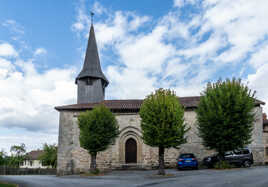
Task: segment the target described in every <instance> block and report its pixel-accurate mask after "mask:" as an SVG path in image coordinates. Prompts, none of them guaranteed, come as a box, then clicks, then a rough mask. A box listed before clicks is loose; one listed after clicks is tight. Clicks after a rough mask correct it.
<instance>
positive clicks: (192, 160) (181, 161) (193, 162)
mask: <svg viewBox="0 0 268 187" xmlns="http://www.w3.org/2000/svg"><path fill="white" fill-rule="evenodd" d="M185 168H192V169H198V161H197V159H196V157H195V155H194V154H193V153H184V154H181V155H180V156H179V157H178V159H177V169H179V170H180V169H185Z"/></svg>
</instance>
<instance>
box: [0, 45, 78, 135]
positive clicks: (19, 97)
mask: <svg viewBox="0 0 268 187" xmlns="http://www.w3.org/2000/svg"><path fill="white" fill-rule="evenodd" d="M8 45H9V44H8ZM74 73H75V69H72V68H69V69H48V70H45V71H43V72H42V73H40V72H38V71H37V69H36V67H35V65H34V64H33V63H32V62H31V61H23V60H22V59H20V58H19V57H18V58H17V59H16V60H7V59H3V58H0V102H1V103H2V105H1V107H0V112H1V116H0V127H8V128H12V127H19V128H24V129H27V130H30V131H43V132H44V131H50V132H57V129H58V128H57V126H58V112H57V111H55V110H54V107H55V106H56V105H63V104H67V103H73V102H74V101H75V93H76V91H75V90H76V89H75V88H76V86H75V84H74ZM66 93H68V94H66Z"/></svg>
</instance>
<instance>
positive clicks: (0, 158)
mask: <svg viewBox="0 0 268 187" xmlns="http://www.w3.org/2000/svg"><path fill="white" fill-rule="evenodd" d="M6 157H7V155H6V153H5V151H4V150H2V151H0V166H3V165H6V164H7V163H6Z"/></svg>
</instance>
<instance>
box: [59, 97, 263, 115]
mask: <svg viewBox="0 0 268 187" xmlns="http://www.w3.org/2000/svg"><path fill="white" fill-rule="evenodd" d="M178 99H179V101H180V103H181V104H182V105H183V106H184V107H185V108H186V109H193V108H197V106H198V104H199V102H200V96H191V97H179V98H178ZM142 102H143V100H142V99H128V100H104V101H102V102H100V103H85V104H73V105H65V106H57V107H55V109H56V110H58V111H62V110H90V109H92V108H94V107H96V106H97V105H100V104H103V105H104V106H106V107H107V108H109V109H111V110H112V111H114V112H116V111H127V112H137V111H139V109H140V107H141V105H142ZM264 104H265V103H264V102H262V101H260V100H257V99H256V105H264Z"/></svg>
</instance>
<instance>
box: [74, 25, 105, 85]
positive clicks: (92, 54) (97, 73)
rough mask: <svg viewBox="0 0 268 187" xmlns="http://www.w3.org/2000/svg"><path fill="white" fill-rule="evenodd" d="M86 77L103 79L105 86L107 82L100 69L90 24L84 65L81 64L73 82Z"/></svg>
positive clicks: (92, 29)
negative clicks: (81, 67) (80, 69)
mask: <svg viewBox="0 0 268 187" xmlns="http://www.w3.org/2000/svg"><path fill="white" fill-rule="evenodd" d="M86 77H91V78H100V79H102V80H103V81H104V84H105V86H107V85H108V84H109V81H108V80H107V78H106V77H105V75H104V74H103V72H102V70H101V65H100V59H99V54H98V48H97V43H96V38H95V32H94V27H93V25H91V27H90V33H89V39H88V44H87V51H86V57H85V61H84V66H83V69H82V71H81V72H80V73H79V75H78V76H77V78H76V80H75V82H76V83H77V80H79V79H82V78H86Z"/></svg>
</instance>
